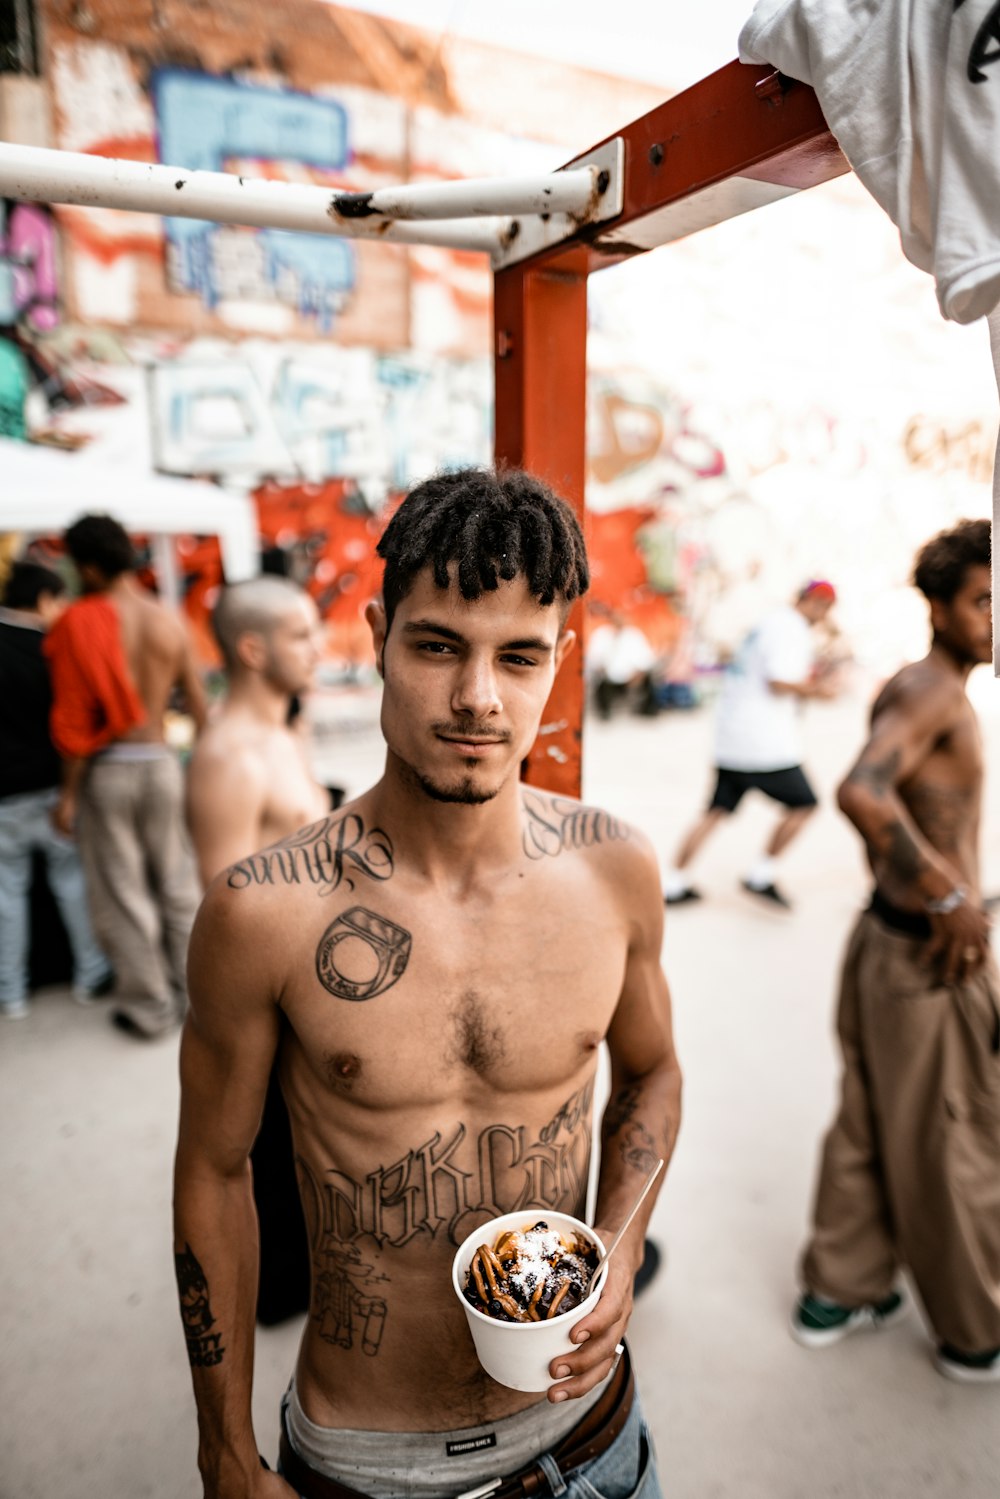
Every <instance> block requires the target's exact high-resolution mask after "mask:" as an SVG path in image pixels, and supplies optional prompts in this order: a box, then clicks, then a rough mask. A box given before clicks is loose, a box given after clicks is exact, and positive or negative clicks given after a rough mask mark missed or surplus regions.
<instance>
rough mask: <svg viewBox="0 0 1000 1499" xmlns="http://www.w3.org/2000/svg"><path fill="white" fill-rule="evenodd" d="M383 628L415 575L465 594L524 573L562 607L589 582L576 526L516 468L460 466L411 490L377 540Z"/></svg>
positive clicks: (559, 503) (540, 596) (542, 599)
mask: <svg viewBox="0 0 1000 1499" xmlns="http://www.w3.org/2000/svg"><path fill="white" fill-rule="evenodd" d="M378 554H379V556H380V557H381V558H382V559H383V561H384V562H385V576H384V579H383V584H382V596H383V602H384V604H385V615H386V625H387V627H388V626H390V625H391V624H392V619H393V615H394V614H395V612H396V609H397V607H398V606H399V604H400V602H401V600H402V599H404V598H405V597H406V595H407V594H408V593H409V591H410V589H411V588H412V587H413V584H414V581H415V580H416V577H417V575H418V573H420V572H422V571H423V569H424V568H425V567H429V568H431V569H432V571H433V574H434V582H435V583H436V584H437V586H438V587H439V588H448V587H450V585H451V581H452V578H453V577H454V580H455V582H457V584H458V587H459V591H460V592H461V594H462V597H463V598H464V599H470V600H471V599H478V598H481V597H482V595H483V594H484V593H492V592H493V591H494V590H495V589H497V588H498V587H499V586H500V583H501V581H507V582H509V581H510V580H511V579H513V578H516V577H519V576H520V577H523V578H524V579H525V581H526V583H527V585H528V588H529V589H530V591H531V593H532V594H533V595H534V597H535V598H536V599H537V600H538V602H539V603H540V604H542V605H548V604H552V603H555V602H558V603H559V604H560V605H561V606H562V607H563V608H564V609H568V606H569V604H570V603H572V601H573V600H574V599H576V598H579V597H580V596H581V595H582V594H584V593H586V591H587V589H588V587H589V586H590V571H589V568H588V566H587V551H586V547H585V545H584V541H583V532H582V531H581V530H580V523H579V521H578V520H577V518H576V516H575V515H574V513H573V511H572V510H571V509H570V507H569V506H568V505H567V504H566V502H565V500H561V499H559V497H558V496H557V495H556V494H554V493H553V491H552V490H551V489H550V488H549V487H548V485H547V484H544V483H543V482H542V480H541V479H536V478H535V477H534V475H532V474H527V473H525V472H524V471H523V470H522V469H516V468H500V469H487V468H463V469H458V470H456V471H455V472H453V473H443V474H436V475H434V477H433V478H431V479H426V480H424V482H423V483H422V484H418V485H417V486H416V487H415V488H414V489H412V490H411V491H410V493H409V494H408V495H407V497H406V499H405V500H404V501H403V503H402V504H401V505H400V507H399V509H398V510H397V511H396V513H395V515H394V516H393V517H392V520H391V521H390V522H389V524H388V526H387V527H386V529H385V533H384V535H383V536H382V539H381V540H380V542H379V544H378Z"/></svg>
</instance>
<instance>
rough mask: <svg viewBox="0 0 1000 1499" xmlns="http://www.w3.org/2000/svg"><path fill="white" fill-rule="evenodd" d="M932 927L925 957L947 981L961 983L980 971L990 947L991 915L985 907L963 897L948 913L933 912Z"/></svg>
mask: <svg viewBox="0 0 1000 1499" xmlns="http://www.w3.org/2000/svg"><path fill="white" fill-rule="evenodd" d="M931 927H932V929H933V932H932V936H931V940H930V942H929V943H928V944H927V948H926V952H925V957H926V961H927V963H928V965H929V966H930V967H933V968H936V969H937V970H938V972H939V974H940V976H941V980H942V982H943V983H945V984H955V983H961V982H962V981H963V980H964V979H967V978H971V976H972V975H973V974H974V973H978V971H979V969H980V968H982V966H983V964H984V963H985V961H986V956H987V954H988V952H989V949H990V918H989V917H988V916H987V914H986V912H985V911H981V910H979V909H978V908H977V907H976V906H972V905H970V904H969V903H968V901H963V902H962V904H961V905H960V906H956V907H955V909H954V911H949V912H948V914H947V915H946V916H942V915H935V916H932V917H931Z"/></svg>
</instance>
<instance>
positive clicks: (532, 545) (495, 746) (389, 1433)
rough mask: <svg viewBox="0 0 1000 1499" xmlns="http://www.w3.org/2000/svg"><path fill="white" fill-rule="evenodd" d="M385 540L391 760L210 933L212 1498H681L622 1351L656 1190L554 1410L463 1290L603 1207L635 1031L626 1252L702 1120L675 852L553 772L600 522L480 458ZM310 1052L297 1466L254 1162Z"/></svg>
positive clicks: (216, 898) (378, 624)
mask: <svg viewBox="0 0 1000 1499" xmlns="http://www.w3.org/2000/svg"><path fill="white" fill-rule="evenodd" d="M379 552H380V555H381V556H382V557H383V558H384V559H385V564H386V567H385V578H384V586H383V594H382V597H381V598H380V599H379V600H376V601H374V602H373V603H372V604H371V605H369V609H368V618H369V623H370V625H371V628H372V634H373V638H374V644H375V652H376V659H377V661H378V663H379V666H380V670H381V672H382V676H383V680H384V693H383V704H382V729H383V733H384V735H385V739H386V744H387V746H388V749H387V757H386V765H385V771H384V774H383V776H382V778H381V780H380V781H379V782H378V783H377V784H376V785H375V786H374V787H373V788H372V789H371V790H370V791H368V792H366V793H365V794H364V795H363V796H361V797H359V798H358V799H357V800H355V801H353V802H351V803H350V804H348V805H347V806H346V807H345V808H344V809H342V811H341V812H340V813H338V815H337V816H336V818H334V819H333V820H330V819H327V820H324V821H323V822H322V823H320V824H318V825H317V827H316V828H314V829H313V830H312V834H311V835H310V836H306V835H304V834H301V833H300V834H299V835H297V836H296V837H295V838H294V839H291V840H285V841H284V842H282V843H278V844H276V845H275V846H274V847H273V848H272V849H270V850H266V851H264V852H263V853H262V854H258V855H256V856H255V857H253V858H252V859H250V860H244V861H243V862H242V863H241V864H239V865H237V866H235V867H234V868H233V869H232V870H230V871H229V872H228V873H227V874H225V875H223V876H221V877H220V878H219V879H217V880H216V881H215V882H214V883H213V885H212V886H211V888H210V889H209V891H208V894H207V896H206V898H205V901H204V903H203V906H202V909H201V912H200V914H199V917H198V921H197V923H196V926H195V932H194V936H193V939H192V949H191V963H190V974H189V977H190V985H191V1012H190V1014H189V1017H188V1021H187V1025H186V1027H185V1031H184V1037H183V1042H182V1050H181V1057H182V1060H181V1074H182V1104H181V1124H180V1139H179V1144H178V1152H177V1175H176V1190H175V1251H176V1254H177V1265H178V1283H179V1286H180V1289H181V1300H182V1312H183V1315H184V1321H185V1329H186V1334H187V1341H188V1351H189V1357H190V1360H191V1363H192V1366H193V1369H194V1375H193V1378H194V1386H195V1395H196V1399H197V1403H198V1412H199V1426H200V1447H199V1466H200V1468H201V1473H202V1479H203V1484H204V1493H205V1494H206V1495H208V1496H212V1499H235V1496H243V1495H253V1496H255V1499H264V1496H268V1499H271V1496H273V1499H279V1496H282V1495H284V1496H286V1499H288V1496H290V1495H292V1494H299V1495H312V1494H324V1495H334V1496H342V1495H344V1493H345V1489H346V1492H347V1493H357V1492H361V1493H363V1494H366V1495H373V1496H376V1499H390V1496H394V1495H397V1494H399V1493H401V1492H402V1491H403V1485H404V1479H403V1478H401V1477H400V1476H399V1475H400V1473H401V1472H403V1473H404V1474H405V1485H406V1492H407V1493H413V1494H421V1495H426V1496H432V1495H454V1494H458V1493H460V1492H465V1491H467V1490H470V1489H478V1488H479V1487H480V1486H481V1485H484V1484H485V1485H487V1486H488V1487H492V1480H493V1479H494V1478H497V1477H498V1475H502V1477H503V1478H504V1480H508V1479H512V1478H513V1476H514V1475H517V1476H518V1479H520V1477H522V1476H523V1475H525V1474H526V1473H529V1474H531V1475H532V1478H531V1479H529V1480H528V1482H527V1484H526V1485H524V1484H522V1483H521V1482H520V1481H518V1482H511V1483H507V1484H505V1487H504V1488H503V1490H502V1491H498V1492H502V1494H503V1499H508V1496H511V1499H512V1496H513V1495H515V1494H518V1495H519V1494H522V1493H527V1492H531V1491H532V1489H533V1487H538V1486H541V1488H542V1491H544V1485H545V1483H546V1482H547V1481H549V1480H551V1481H554V1482H556V1483H558V1479H557V1478H556V1472H557V1470H558V1472H559V1473H563V1472H568V1471H573V1472H574V1475H581V1476H582V1475H584V1474H585V1475H586V1476H587V1478H588V1480H590V1481H591V1482H592V1483H593V1484H594V1485H596V1486H597V1488H598V1490H599V1491H605V1492H606V1491H607V1485H608V1484H610V1485H611V1487H612V1489H613V1491H614V1492H619V1491H620V1492H624V1493H631V1492H632V1491H633V1490H635V1491H636V1492H641V1493H642V1495H643V1499H655V1496H656V1494H657V1493H658V1488H657V1483H656V1478H655V1466H654V1463H653V1460H652V1454H651V1448H650V1444H649V1439H648V1434H647V1432H646V1430H645V1428H644V1425H643V1423H642V1418H641V1415H640V1411H639V1406H638V1402H637V1401H635V1400H634V1399H633V1383H632V1380H631V1378H630V1375H629V1370H628V1359H627V1356H626V1357H623V1358H621V1361H620V1362H617V1366H616V1350H617V1348H618V1345H619V1343H620V1342H621V1340H622V1337H623V1335H624V1333H625V1329H626V1326H627V1324H628V1320H629V1314H630V1311H631V1300H632V1279H633V1275H634V1273H635V1270H636V1268H637V1266H638V1264H639V1262H640V1260H641V1258H642V1251H643V1239H644V1232H645V1228H646V1224H647V1222H648V1218H649V1213H650V1210H651V1199H650V1198H647V1199H646V1202H645V1204H644V1207H643V1209H641V1210H640V1212H639V1213H638V1214H637V1216H636V1218H635V1219H634V1220H633V1223H632V1225H631V1227H630V1229H629V1231H628V1233H627V1234H626V1235H625V1237H624V1239H623V1241H622V1243H621V1246H620V1248H619V1251H618V1252H617V1253H616V1255H615V1257H614V1259H613V1260H612V1261H611V1263H610V1266H609V1275H608V1281H607V1286H606V1289H605V1291H604V1294H603V1296H602V1298H601V1301H600V1303H599V1304H598V1307H597V1309H596V1310H595V1311H594V1312H593V1313H592V1314H590V1315H589V1316H587V1317H586V1318H585V1319H584V1320H583V1321H582V1322H581V1323H580V1324H578V1326H577V1328H576V1329H575V1330H574V1341H575V1343H576V1344H577V1345H578V1346H577V1347H576V1348H575V1349H574V1351H573V1353H572V1354H570V1355H569V1356H567V1357H565V1358H562V1359H559V1360H557V1361H555V1362H554V1364H553V1365H552V1366H551V1374H552V1379H553V1384H552V1386H551V1387H550V1389H549V1390H548V1393H547V1396H539V1395H525V1394H521V1393H518V1392H516V1391H513V1390H510V1389H507V1388H506V1387H504V1386H501V1385H499V1384H496V1383H494V1382H493V1381H492V1380H490V1379H489V1378H488V1377H487V1376H486V1375H485V1374H484V1373H483V1371H482V1370H481V1368H480V1366H479V1364H478V1362H477V1359H476V1356H475V1352H474V1348H473V1345H472V1341H471V1339H470V1336H469V1332H468V1327H467V1325H466V1319H465V1316H464V1314H463V1311H462V1308H461V1306H460V1305H459V1304H458V1301H457V1299H456V1297H455V1294H454V1291H453V1290H452V1287H451V1283H450V1272H451V1262H452V1258H453V1255H454V1252H455V1248H456V1246H457V1245H458V1244H459V1243H460V1242H461V1241H462V1240H463V1239H464V1238H465V1237H466V1235H467V1234H469V1233H470V1232H471V1231H472V1230H473V1229H474V1228H475V1227H476V1226H477V1225H479V1224H481V1223H483V1222H485V1221H486V1220H488V1219H489V1218H491V1217H493V1216H495V1215H497V1214H498V1213H502V1212H506V1211H508V1210H509V1209H512V1208H515V1207H516V1208H517V1209H518V1210H520V1209H522V1208H523V1210H524V1213H525V1218H526V1221H527V1222H529V1223H530V1222H531V1221H533V1220H535V1219H537V1218H539V1217H543V1216H544V1213H545V1210H546V1209H559V1210H565V1211H568V1212H571V1213H574V1214H576V1215H581V1214H582V1213H583V1211H584V1200H585V1194H586V1183H587V1173H588V1160H589V1153H590V1138H591V1122H592V1120H591V1115H592V1096H593V1084H594V1073H595V1068H596V1061H597V1054H598V1048H599V1046H600V1043H601V1040H602V1039H603V1038H605V1037H606V1038H607V1040H608V1044H609V1049H610V1053H611V1058H612V1073H613V1091H612V1098H611V1102H610V1103H609V1105H608V1108H607V1110H606V1111H605V1114H604V1118H603V1142H604V1149H603V1152H602V1161H601V1172H600V1178H599V1189H598V1200H597V1209H596V1220H595V1226H596V1229H597V1231H598V1232H599V1233H600V1234H601V1236H602V1237H603V1238H604V1239H605V1241H609V1240H610V1239H611V1237H612V1236H613V1235H614V1233H615V1231H616V1229H617V1228H618V1227H619V1225H621V1224H622V1223H623V1221H624V1219H625V1217H626V1215H627V1213H628V1211H629V1209H630V1208H631V1206H632V1204H633V1202H634V1200H635V1198H636V1196H637V1194H638V1191H639V1189H640V1188H641V1186H642V1185H643V1182H644V1180H645V1178H646V1176H647V1174H648V1172H649V1170H650V1167H651V1166H652V1165H653V1164H655V1161H656V1159H657V1158H658V1157H663V1158H664V1159H669V1157H670V1155H671V1152H672V1150H673V1145H674V1139H675V1136H676V1131H677V1126H678V1120H679V1111H680V1074H679V1071H678V1067H677V1061H676V1057H675V1053H674V1047H673V1040H672V1034H671V1021H670V1001H669V995H668V992H667V987H666V982H665V980H664V977H663V974H662V970H661V968H660V945H661V938H662V907H661V896H660V891H659V886H658V882H657V869H656V863H655V859H654V856H653V854H652V852H651V850H650V848H649V845H648V843H647V841H646V839H645V838H644V837H643V836H642V835H641V834H639V833H637V832H636V831H635V830H633V829H631V828H629V827H627V826H626V825H624V824H622V823H619V822H617V821H616V820H615V819H613V818H611V817H609V816H608V815H607V814H606V813H603V812H599V811H595V810H593V809H589V808H583V807H580V806H579V804H578V803H576V802H571V801H568V800H566V799H563V798H558V797H552V796H548V795H545V794H543V793H541V792H538V791H535V790H531V789H528V788H526V787H524V786H522V785H521V783H520V780H519V770H520V766H521V762H522V760H523V759H524V756H525V755H526V753H527V751H528V749H529V747H530V746H531V744H532V743H533V741H534V739H535V736H536V733H537V730H538V726H539V722H540V718H541V714H542V710H543V708H544V706H545V702H546V699H547V697H548V694H549V689H550V687H551V685H552V681H553V678H554V676H555V673H556V671H557V669H558V667H559V665H560V663H561V662H562V661H563V659H564V658H565V656H566V655H567V653H568V652H569V650H570V649H571V648H572V645H573V636H572V632H570V631H568V630H567V629H566V628H565V623H566V615H567V612H568V606H569V604H570V602H571V601H572V600H573V599H575V598H577V597H578V596H579V595H580V594H581V593H582V592H583V591H584V590H585V588H586V586H587V582H588V574H587V563H586V556H585V552H584V547H583V539H582V536H581V534H580V530H579V526H578V525H577V522H576V520H575V517H574V516H573V515H572V512H571V511H570V510H569V509H568V507H567V506H565V505H564V504H563V503H562V502H561V501H559V500H557V499H556V498H555V496H553V495H552V494H551V492H550V491H549V490H548V489H546V487H545V486H544V485H543V484H541V483H540V482H539V481H538V480H535V479H533V478H531V477H530V476H528V475H525V474H521V473H518V472H517V471H506V472H502V473H500V474H493V473H491V472H484V471H480V470H464V471H461V472H458V473H454V474H449V475H446V476H443V477H438V478H435V479H432V480H429V481H428V482H427V483H425V484H422V485H419V486H418V487H417V488H416V489H415V490H414V491H413V493H412V494H411V495H410V496H409V497H408V499H407V500H406V501H405V502H404V504H403V505H402V506H401V508H400V509H399V510H398V511H397V513H396V515H395V517H394V518H393V520H392V521H391V522H390V525H389V527H388V529H387V531H386V533H385V535H384V537H383V538H382V541H381V542H380V544H379ZM276 1055H277V1056H278V1058H279V1066H280V1071H281V1080H282V1086H283V1090H284V1093H285V1097H286V1100H287V1102H288V1107H289V1112H290V1114H291V1118H292V1129H293V1134H294V1138H295V1146H296V1153H297V1160H298V1169H299V1180H300V1185H301V1190H302V1196H303V1203H304V1206H305V1215H306V1221H307V1223H308V1225H309V1234H310V1246H311V1250H312V1259H313V1302H312V1307H311V1313H310V1316H309V1318H308V1320H307V1322H306V1327H305V1331H304V1335H303V1340H302V1345H301V1349H300V1353H299V1358H298V1364H297V1368H296V1372H295V1378H294V1381H293V1384H292V1386H291V1388H290V1390H289V1394H288V1396H287V1398H286V1402H285V1409H284V1413H283V1414H284V1427H285V1431H286V1433H287V1434H286V1436H285V1437H284V1439H283V1442H282V1448H281V1465H282V1470H283V1471H284V1472H285V1473H286V1474H287V1476H288V1481H285V1480H284V1479H283V1478H281V1477H279V1476H278V1475H276V1474H273V1473H269V1472H266V1471H264V1469H263V1468H262V1467H261V1464H260V1461H259V1459H258V1455H257V1443H256V1439H255V1437H254V1433H253V1429H252V1425H251V1417H250V1386H251V1370H252V1358H253V1288H254V1283H255V1279H256V1271H257V1265H256V1237H255V1225H254V1218H253V1209H252V1198H251V1188H250V1181H249V1173H248V1166H247V1154H248V1151H249V1148H250V1144H251V1142H252V1140H253V1137H254V1133H255V1131H256V1128H257V1123H258V1120H259V1118H260V1112H261V1106H262V1102H263V1098H264V1092H265V1089H266V1085H267V1078H268V1073H269V1071H270V1068H271V1065H272V1061H273V1059H274V1057H275V1056H276ZM192 1306H193V1307H194V1310H192V1309H191V1308H192ZM626 1415H627V1419H625V1417H626ZM622 1423H623V1424H622ZM591 1428H592V1430H591ZM588 1435H589V1438H590V1439H589V1442H588V1441H585V1440H584V1438H585V1437H586V1436H588ZM552 1454H555V1456H552ZM539 1460H540V1464H539ZM546 1472H547V1473H548V1475H549V1479H546V1477H545V1474H546ZM394 1475H395V1476H394ZM571 1491H572V1490H571ZM588 1492H590V1490H588Z"/></svg>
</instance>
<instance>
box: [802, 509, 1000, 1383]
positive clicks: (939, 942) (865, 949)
mask: <svg viewBox="0 0 1000 1499" xmlns="http://www.w3.org/2000/svg"><path fill="white" fill-rule="evenodd" d="M914 582H915V584H916V586H917V587H918V588H919V589H920V590H921V592H922V593H923V594H924V596H925V597H926V599H927V602H928V605H929V607H930V615H931V626H932V630H933V640H932V643H931V648H930V650H929V652H928V653H927V655H926V656H925V657H924V658H923V660H922V661H916V662H914V663H913V664H912V665H909V666H904V667H903V669H902V671H899V672H897V673H896V675H895V676H894V677H893V678H892V679H891V681H889V682H887V683H886V685H885V686H884V687H883V688H882V691H881V692H880V693H879V695H878V697H877V699H876V701H875V705H874V707H873V709H872V721H871V733H870V736H869V739H868V742H867V744H866V745H865V747H864V749H863V750H862V752H861V755H860V757H859V758H858V761H857V763H856V764H855V766H854V768H853V769H852V770H851V771H850V773H849V774H848V776H847V778H846V780H845V781H844V783H843V785H842V786H841V788H840V794H839V795H840V806H841V809H842V810H843V812H844V813H845V814H846V815H847V817H849V818H850V820H851V822H852V823H853V824H854V826H855V827H856V828H857V830H858V832H859V833H860V834H861V836H862V838H863V839H864V843H865V849H866V852H867V855H868V861H869V864H870V865H871V870H872V874H873V876H874V881H875V888H874V892H873V894H872V899H871V904H870V906H869V907H868V910H867V911H865V912H864V913H863V914H862V916H861V917H860V919H859V921H858V924H857V926H856V928H855V930H854V933H853V935H852V937H851V940H850V944H849V946H848V950H847V955H846V958H845V960H844V970H843V975H842V980H841V995H840V1010H839V1015H838V1022H837V1024H838V1031H839V1035H840V1043H841V1049H842V1052H843V1059H844V1072H843V1082H842V1086H841V1102H840V1109H839V1112H838V1115H837V1118H836V1119H835V1121H834V1123H833V1126H832V1128H831V1130H830V1132H829V1134H828V1135H827V1138H826V1143H825V1145H824V1149H823V1156H822V1161H821V1165H820V1174H819V1184H818V1187H817V1193H816V1205H815V1210H814V1217H813V1232H812V1238H811V1240H810V1242H809V1245H808V1247H807V1249H806V1253H805V1256H804V1259H803V1266H802V1270H803V1279H804V1282H805V1286H806V1288H807V1289H806V1290H805V1292H804V1294H803V1295H802V1297H801V1299H800V1301H799V1303H798V1305H797V1307H796V1309H795V1313H794V1316H793V1319H792V1331H793V1333H794V1335H795V1337H796V1338H797V1339H798V1341H799V1342H801V1343H804V1344H805V1345H806V1346H807V1347H822V1346H823V1345H825V1344H828V1343H834V1342H837V1341H838V1340H839V1339H840V1338H842V1337H843V1336H844V1335H845V1333H848V1332H851V1331H852V1330H854V1329H855V1328H857V1327H875V1328H878V1327H882V1326H885V1325H887V1324H888V1323H889V1322H891V1321H893V1320H895V1318H896V1317H897V1316H898V1315H899V1314H901V1313H902V1311H903V1310H904V1307H903V1301H902V1297H901V1294H900V1292H899V1291H898V1290H897V1289H896V1287H895V1281H896V1275H897V1272H898V1270H899V1268H900V1267H903V1266H905V1267H906V1269H907V1270H908V1271H909V1273H910V1276H911V1278H912V1280H913V1282H914V1284H915V1285H916V1288H917V1291H918V1292H919V1294H920V1299H921V1301H922V1302H923V1305H924V1310H925V1311H926V1313H927V1319H928V1321H929V1323H930V1325H931V1328H932V1330H933V1333H934V1336H935V1339H936V1343H937V1348H936V1351H935V1358H934V1361H935V1365H936V1367H937V1369H938V1370H939V1371H940V1373H942V1374H944V1375H946V1376H948V1377H949V1378H951V1379H956V1380H962V1381H966V1382H977V1381H985V1380H1000V1188H998V1182H1000V1179H998V1159H1000V979H998V975H997V966H996V962H995V960H994V958H993V956H992V954H991V951H990V923H989V918H988V916H987V915H986V913H985V911H984V909H983V900H982V892H981V886H980V873H979V822H980V811H981V806H982V788H983V756H982V745H981V742H980V737H979V728H978V725H977V723H976V715H975V713H974V712H973V709H972V706H971V704H970V702H969V699H968V697H967V696H966V691H965V687H966V682H967V680H968V677H969V673H970V671H971V670H972V668H973V667H974V666H976V665H977V664H980V663H985V662H988V661H989V660H990V658H991V653H992V641H991V628H990V625H991V597H990V523H989V521H988V520H977V521H962V522H961V523H960V524H959V525H957V526H956V527H955V528H954V529H953V530H951V531H945V532H942V534H941V535H940V536H935V537H934V538H933V540H931V541H929V542H928V543H927V545H926V546H925V547H924V548H923V549H922V551H921V552H920V554H919V556H918V557H917V564H916V568H915V570H914Z"/></svg>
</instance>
